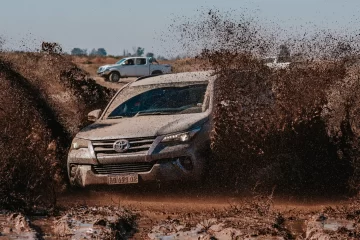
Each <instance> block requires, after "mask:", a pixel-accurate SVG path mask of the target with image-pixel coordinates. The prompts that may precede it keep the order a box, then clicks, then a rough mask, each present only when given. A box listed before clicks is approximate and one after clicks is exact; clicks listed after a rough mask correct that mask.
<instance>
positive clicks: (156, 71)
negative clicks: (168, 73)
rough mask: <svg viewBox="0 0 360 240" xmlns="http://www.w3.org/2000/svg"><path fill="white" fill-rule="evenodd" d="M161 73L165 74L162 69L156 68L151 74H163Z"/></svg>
mask: <svg viewBox="0 0 360 240" xmlns="http://www.w3.org/2000/svg"><path fill="white" fill-rule="evenodd" d="M161 74H163V72H162V71H160V70H155V71H153V72H152V73H151V75H161Z"/></svg>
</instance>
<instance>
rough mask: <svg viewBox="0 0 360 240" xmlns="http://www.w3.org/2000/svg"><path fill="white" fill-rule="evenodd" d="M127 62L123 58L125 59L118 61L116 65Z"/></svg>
mask: <svg viewBox="0 0 360 240" xmlns="http://www.w3.org/2000/svg"><path fill="white" fill-rule="evenodd" d="M125 60H126V58H123V59H121V60H119V61H117V62H116V63H115V64H120V63H122V62H124V61H125Z"/></svg>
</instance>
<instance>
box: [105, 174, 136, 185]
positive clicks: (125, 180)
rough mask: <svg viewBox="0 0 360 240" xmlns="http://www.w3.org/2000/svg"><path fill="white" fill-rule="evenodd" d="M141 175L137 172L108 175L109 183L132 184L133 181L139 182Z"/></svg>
mask: <svg viewBox="0 0 360 240" xmlns="http://www.w3.org/2000/svg"><path fill="white" fill-rule="evenodd" d="M138 182H139V177H138V175H137V174H135V173H134V174H123V175H116V176H110V177H108V184H110V185H114V184H131V183H138Z"/></svg>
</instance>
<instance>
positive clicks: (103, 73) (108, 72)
mask: <svg viewBox="0 0 360 240" xmlns="http://www.w3.org/2000/svg"><path fill="white" fill-rule="evenodd" d="M109 74H110V70H105V71H102V72H97V75H98V76H100V77H108V76H109Z"/></svg>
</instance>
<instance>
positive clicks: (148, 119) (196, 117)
mask: <svg viewBox="0 0 360 240" xmlns="http://www.w3.org/2000/svg"><path fill="white" fill-rule="evenodd" d="M208 119H209V113H207V112H205V113H195V114H178V115H153V116H151V115H150V116H149V115H147V116H137V117H131V118H120V119H107V120H101V121H97V122H95V123H93V124H91V125H89V126H88V127H86V128H84V129H83V130H81V131H80V132H79V133H78V134H77V135H76V137H78V138H83V139H88V140H101V139H119V138H137V137H152V136H159V135H165V134H170V133H176V132H183V131H187V130H189V129H191V128H193V127H195V126H198V125H202V124H203V123H205V122H206V121H208Z"/></svg>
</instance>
